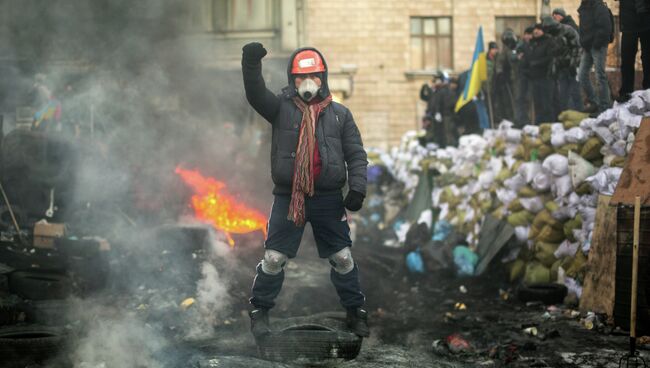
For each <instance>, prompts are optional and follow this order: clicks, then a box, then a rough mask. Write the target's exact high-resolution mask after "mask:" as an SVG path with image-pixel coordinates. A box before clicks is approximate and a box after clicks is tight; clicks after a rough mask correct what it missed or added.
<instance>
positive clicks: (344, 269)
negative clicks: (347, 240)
mask: <svg viewBox="0 0 650 368" xmlns="http://www.w3.org/2000/svg"><path fill="white" fill-rule="evenodd" d="M329 260H330V264H331V265H332V268H334V271H336V272H337V273H339V274H341V275H345V274H346V273H348V272H350V271H352V270H353V269H354V260H353V259H352V252H350V247H346V248H343V249H341V250H340V251H338V252H336V253H334V254H332V255H331V256H330V257H329Z"/></svg>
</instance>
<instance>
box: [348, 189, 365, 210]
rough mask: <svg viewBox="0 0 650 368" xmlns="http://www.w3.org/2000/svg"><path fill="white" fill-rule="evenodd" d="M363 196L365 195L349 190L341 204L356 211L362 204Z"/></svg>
mask: <svg viewBox="0 0 650 368" xmlns="http://www.w3.org/2000/svg"><path fill="white" fill-rule="evenodd" d="M364 198H365V196H364V195H363V194H361V193H359V192H355V191H354V190H351V191H349V192H348V195H347V196H345V200H344V201H343V204H344V205H345V208H347V209H349V210H350V211H358V210H360V209H361V206H362V205H363V199H364Z"/></svg>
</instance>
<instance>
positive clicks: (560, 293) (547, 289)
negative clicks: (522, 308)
mask: <svg viewBox="0 0 650 368" xmlns="http://www.w3.org/2000/svg"><path fill="white" fill-rule="evenodd" d="M567 292H568V290H567V288H566V286H564V285H562V284H555V283H539V284H531V285H521V286H520V287H519V289H518V290H517V297H518V298H519V300H521V301H522V302H524V303H526V302H542V303H544V304H546V305H551V304H561V303H562V302H563V301H564V298H565V297H566V295H567Z"/></svg>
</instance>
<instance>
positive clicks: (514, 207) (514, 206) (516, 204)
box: [508, 198, 524, 213]
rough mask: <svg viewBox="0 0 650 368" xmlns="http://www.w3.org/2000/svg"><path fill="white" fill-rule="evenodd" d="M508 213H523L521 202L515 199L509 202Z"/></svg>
mask: <svg viewBox="0 0 650 368" xmlns="http://www.w3.org/2000/svg"><path fill="white" fill-rule="evenodd" d="M508 211H510V212H512V213H515V212H519V211H524V206H522V205H521V200H519V198H517V199H515V200H513V201H512V202H510V204H509V205H508Z"/></svg>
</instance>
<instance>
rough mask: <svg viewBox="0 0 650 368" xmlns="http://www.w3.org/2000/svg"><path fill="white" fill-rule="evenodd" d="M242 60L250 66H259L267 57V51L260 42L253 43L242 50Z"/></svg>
mask: <svg viewBox="0 0 650 368" xmlns="http://www.w3.org/2000/svg"><path fill="white" fill-rule="evenodd" d="M242 51H243V54H242V58H243V59H244V61H246V62H247V63H250V64H257V63H259V62H260V60H262V58H263V57H264V56H265V55H266V49H265V48H264V46H262V44H261V43H259V42H251V43H248V44H246V45H245V46H244V47H243V48H242Z"/></svg>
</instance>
